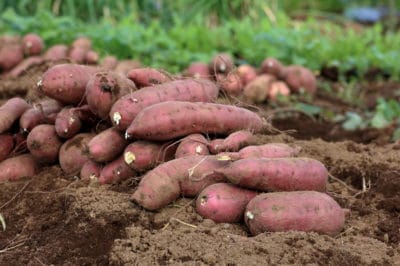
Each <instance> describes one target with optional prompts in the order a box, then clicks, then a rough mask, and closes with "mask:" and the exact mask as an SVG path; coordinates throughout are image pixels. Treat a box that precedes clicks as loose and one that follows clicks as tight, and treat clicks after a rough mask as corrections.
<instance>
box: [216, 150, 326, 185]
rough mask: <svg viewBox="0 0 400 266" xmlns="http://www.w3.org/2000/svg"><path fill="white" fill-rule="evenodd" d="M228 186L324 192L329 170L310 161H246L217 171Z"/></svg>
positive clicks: (269, 159) (283, 159) (234, 163)
mask: <svg viewBox="0 0 400 266" xmlns="http://www.w3.org/2000/svg"><path fill="white" fill-rule="evenodd" d="M215 172H216V173H217V174H220V175H223V176H225V177H226V179H228V180H229V181H230V182H231V183H233V184H235V185H238V186H240V187H244V188H250V189H256V190H260V191H295V190H315V191H325V189H326V184H327V180H328V170H327V169H326V167H325V166H324V165H323V164H322V163H321V162H320V161H317V160H314V159H310V158H247V159H242V160H238V161H234V162H232V163H231V164H229V167H226V168H223V169H217V170H216V171H215Z"/></svg>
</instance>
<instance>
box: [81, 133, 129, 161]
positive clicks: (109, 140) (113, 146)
mask: <svg viewBox="0 0 400 266" xmlns="http://www.w3.org/2000/svg"><path fill="white" fill-rule="evenodd" d="M126 145H128V142H127V141H126V140H125V139H124V136H123V135H122V134H121V132H120V131H118V130H117V129H115V128H109V129H106V130H104V131H102V132H100V133H99V134H97V135H96V136H95V137H94V138H92V139H91V140H90V142H89V144H88V149H89V154H90V158H91V159H92V160H93V161H95V162H98V163H102V162H109V161H111V160H114V159H115V158H116V157H117V156H118V155H120V154H121V153H122V151H123V150H124V148H125V146H126Z"/></svg>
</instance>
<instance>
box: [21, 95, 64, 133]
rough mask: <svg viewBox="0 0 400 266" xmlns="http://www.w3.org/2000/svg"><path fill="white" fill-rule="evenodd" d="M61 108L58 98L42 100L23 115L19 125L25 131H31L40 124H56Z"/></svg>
mask: <svg viewBox="0 0 400 266" xmlns="http://www.w3.org/2000/svg"><path fill="white" fill-rule="evenodd" d="M61 109H62V105H61V104H60V103H59V102H58V101H56V100H53V99H46V100H42V101H40V102H38V103H35V104H34V105H33V106H32V108H30V109H28V110H26V111H25V112H24V113H23V114H22V115H21V117H20V119H19V126H20V128H21V129H22V130H23V131H24V132H29V131H31V130H32V129H33V128H34V127H35V126H37V125H40V124H54V123H55V120H56V116H57V114H58V112H60V111H61Z"/></svg>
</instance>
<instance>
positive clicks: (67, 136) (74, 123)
mask: <svg viewBox="0 0 400 266" xmlns="http://www.w3.org/2000/svg"><path fill="white" fill-rule="evenodd" d="M88 51H90V50H88ZM219 58H220V57H218V58H217V59H219ZM217 59H216V62H214V63H212V65H213V66H214V68H215V70H216V71H219V72H221V71H222V72H224V71H225V70H227V69H231V68H232V66H231V65H230V64H227V63H226V61H225V60H223V61H222V62H224V63H221V62H218V60H217ZM249 84H250V83H249ZM37 91H38V93H40V94H41V95H43V97H42V98H41V99H40V100H38V101H37V102H34V103H28V102H27V101H25V100H24V99H22V98H18V97H15V98H12V99H9V100H8V101H6V102H5V103H4V104H3V105H2V106H1V107H0V181H5V180H11V181H12V180H17V179H20V178H22V177H34V176H35V175H36V174H37V173H38V172H39V171H40V169H41V168H42V167H45V166H49V165H54V164H59V165H60V167H61V168H62V170H63V171H64V172H65V173H66V174H67V175H71V176H77V177H79V178H81V179H83V180H90V182H98V183H100V184H111V183H116V182H121V181H123V180H126V179H128V178H132V177H136V178H139V179H140V182H139V185H138V186H137V188H135V191H134V192H133V194H132V201H134V202H135V203H136V204H138V205H140V206H142V207H144V208H145V209H147V210H153V211H154V210H157V209H160V208H163V207H164V206H167V205H168V204H170V203H171V202H173V201H174V200H176V199H178V198H179V197H181V196H184V197H192V198H196V199H197V200H196V210H197V212H198V213H199V214H200V215H202V216H203V217H205V218H209V219H212V220H214V221H216V222H232V223H233V222H240V221H242V220H244V221H245V223H246V224H247V226H248V227H249V230H250V232H251V233H252V234H254V235H255V234H258V233H261V232H264V231H286V230H301V231H316V232H320V233H325V234H330V235H335V234H337V233H338V232H340V231H341V230H342V228H343V225H344V214H345V211H344V210H343V209H341V208H340V206H339V205H338V204H337V203H336V202H335V201H334V200H333V199H332V198H331V197H329V196H328V195H327V194H325V193H324V192H325V190H326V183H327V176H328V171H327V169H326V168H325V166H324V165H323V164H322V163H321V162H319V161H317V160H314V159H311V158H303V157H297V156H298V155H299V152H300V150H301V149H300V147H292V146H289V145H287V144H284V143H261V144H260V143H258V142H257V137H256V134H257V133H262V132H263V130H264V129H265V128H266V126H267V124H266V122H265V120H264V119H263V118H262V117H261V116H260V115H259V114H258V113H256V112H253V111H250V110H248V109H245V108H241V107H237V106H233V105H227V104H218V103H216V100H217V97H218V95H219V94H220V87H219V86H218V80H217V82H215V81H213V80H210V79H208V78H207V77H206V76H203V77H201V76H199V77H194V78H187V77H184V76H171V75H169V74H168V73H165V72H163V71H159V70H156V69H152V68H138V67H137V66H134V67H132V68H130V69H129V68H126V71H124V72H121V71H117V70H115V69H113V68H110V67H105V66H104V65H103V66H94V65H87V64H86V65H85V64H76V63H66V64H58V65H54V66H52V67H51V68H49V69H48V70H47V71H46V72H45V73H44V74H43V75H42V77H41V79H40V80H39V81H38V82H37Z"/></svg>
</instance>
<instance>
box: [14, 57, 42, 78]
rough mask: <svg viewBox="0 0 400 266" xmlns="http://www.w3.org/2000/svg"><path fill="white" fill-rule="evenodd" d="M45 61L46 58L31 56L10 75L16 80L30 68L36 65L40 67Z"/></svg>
mask: <svg viewBox="0 0 400 266" xmlns="http://www.w3.org/2000/svg"><path fill="white" fill-rule="evenodd" d="M43 61H44V58H43V57H41V56H30V57H28V58H26V59H24V60H22V61H21V62H20V63H19V64H18V65H16V66H15V67H14V68H13V69H11V71H10V72H9V73H8V75H9V76H11V77H13V78H16V77H18V76H20V75H22V74H23V73H25V72H26V71H27V70H28V69H29V68H30V67H32V66H34V65H39V64H41V63H42V62H43Z"/></svg>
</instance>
